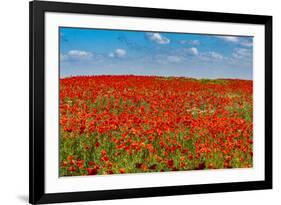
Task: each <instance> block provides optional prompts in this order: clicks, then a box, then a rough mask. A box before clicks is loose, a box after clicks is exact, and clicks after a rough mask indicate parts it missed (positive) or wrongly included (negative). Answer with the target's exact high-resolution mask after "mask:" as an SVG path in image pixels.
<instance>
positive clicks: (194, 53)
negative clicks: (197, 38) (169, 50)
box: [185, 47, 199, 56]
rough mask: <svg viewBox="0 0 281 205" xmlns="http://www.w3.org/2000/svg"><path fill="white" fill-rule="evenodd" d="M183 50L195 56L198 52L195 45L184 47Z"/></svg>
mask: <svg viewBox="0 0 281 205" xmlns="http://www.w3.org/2000/svg"><path fill="white" fill-rule="evenodd" d="M185 51H187V53H188V54H191V55H194V56H197V55H198V54H199V51H198V49H197V48H195V47H192V48H188V49H185Z"/></svg>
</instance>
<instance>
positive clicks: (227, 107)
mask: <svg viewBox="0 0 281 205" xmlns="http://www.w3.org/2000/svg"><path fill="white" fill-rule="evenodd" d="M59 106H60V107H59V111H60V122H59V123H60V136H59V137H60V139H59V153H60V159H59V161H60V165H59V174H60V176H81V175H105V174H125V173H145V172H166V171H187V170H203V169H224V168H248V167H252V166H253V84H252V81H251V80H238V79H216V80H210V79H193V78H185V77H159V76H134V75H122V76H117V75H108V76H107V75H101V76H79V77H78V76H76V77H67V78H61V79H60V102H59Z"/></svg>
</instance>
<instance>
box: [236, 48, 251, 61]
mask: <svg viewBox="0 0 281 205" xmlns="http://www.w3.org/2000/svg"><path fill="white" fill-rule="evenodd" d="M251 55H252V51H251V49H248V48H235V49H234V52H233V53H232V57H233V58H235V59H243V58H249V57H250V56H251Z"/></svg>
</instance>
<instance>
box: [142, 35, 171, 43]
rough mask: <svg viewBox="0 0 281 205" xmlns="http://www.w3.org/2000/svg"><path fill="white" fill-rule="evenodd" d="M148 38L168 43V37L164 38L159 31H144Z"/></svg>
mask: <svg viewBox="0 0 281 205" xmlns="http://www.w3.org/2000/svg"><path fill="white" fill-rule="evenodd" d="M146 35H147V37H148V38H149V40H151V41H154V42H155V43H158V44H169V43H170V39H168V38H166V37H165V36H162V35H161V34H160V33H146Z"/></svg>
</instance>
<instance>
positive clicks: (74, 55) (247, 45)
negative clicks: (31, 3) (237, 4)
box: [59, 28, 253, 79]
mask: <svg viewBox="0 0 281 205" xmlns="http://www.w3.org/2000/svg"><path fill="white" fill-rule="evenodd" d="M59 32H60V34H59V35H60V76H61V77H68V76H76V75H122V74H133V75H158V76H184V77H193V78H239V79H252V73H253V38H252V37H245V36H243V37H241V36H221V35H220V36H219V35H202V34H182V33H165V32H145V31H123V30H99V29H81V28H60V31H59Z"/></svg>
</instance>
